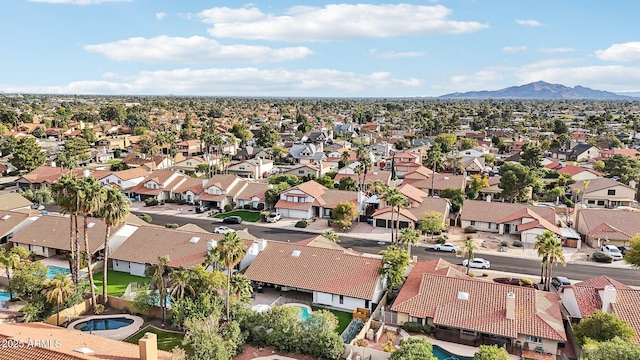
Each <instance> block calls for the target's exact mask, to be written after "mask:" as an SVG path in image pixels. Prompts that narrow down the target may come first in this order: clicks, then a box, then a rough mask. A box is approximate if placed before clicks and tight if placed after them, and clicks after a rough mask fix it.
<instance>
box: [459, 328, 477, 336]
mask: <svg viewBox="0 0 640 360" xmlns="http://www.w3.org/2000/svg"><path fill="white" fill-rule="evenodd" d="M462 335H469V336H476V332H475V331H471V330H464V329H463V330H462Z"/></svg>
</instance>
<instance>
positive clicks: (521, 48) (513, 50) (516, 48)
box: [502, 46, 527, 54]
mask: <svg viewBox="0 0 640 360" xmlns="http://www.w3.org/2000/svg"><path fill="white" fill-rule="evenodd" d="M502 51H504V52H506V53H509V54H516V53H519V52H523V51H527V47H526V46H505V47H503V48H502Z"/></svg>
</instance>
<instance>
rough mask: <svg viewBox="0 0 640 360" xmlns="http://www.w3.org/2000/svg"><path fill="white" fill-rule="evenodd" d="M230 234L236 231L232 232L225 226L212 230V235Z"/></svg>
mask: <svg viewBox="0 0 640 360" xmlns="http://www.w3.org/2000/svg"><path fill="white" fill-rule="evenodd" d="M232 232H236V231H235V230H233V229H232V228H228V227H226V226H218V227H216V228H215V229H213V233H214V234H228V233H232Z"/></svg>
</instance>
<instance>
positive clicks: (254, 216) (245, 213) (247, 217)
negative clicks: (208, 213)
mask: <svg viewBox="0 0 640 360" xmlns="http://www.w3.org/2000/svg"><path fill="white" fill-rule="evenodd" d="M229 216H240V217H241V218H242V221H248V222H256V221H258V220H260V211H249V210H234V211H229V212H227V213H224V214H218V215H216V216H214V218H216V219H226V218H228V217H229Z"/></svg>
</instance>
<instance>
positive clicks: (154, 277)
mask: <svg viewBox="0 0 640 360" xmlns="http://www.w3.org/2000/svg"><path fill="white" fill-rule="evenodd" d="M170 262H171V260H169V256H158V262H157V263H156V264H153V265H151V266H150V267H148V268H147V269H146V270H145V275H147V276H150V277H151V282H152V283H153V286H154V287H155V288H156V290H158V294H159V295H160V299H159V303H160V317H161V320H162V324H163V325H164V321H165V319H166V317H167V289H168V287H169V286H168V283H169V277H170V276H171V272H172V269H171V267H170V266H169V263H170Z"/></svg>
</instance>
